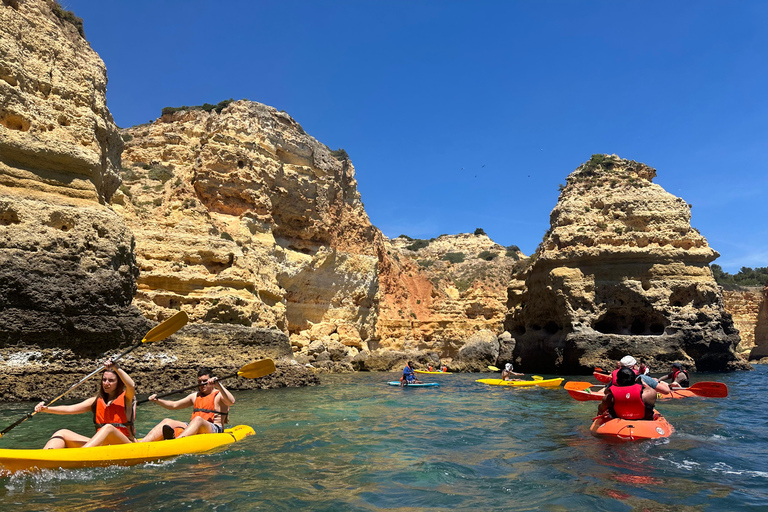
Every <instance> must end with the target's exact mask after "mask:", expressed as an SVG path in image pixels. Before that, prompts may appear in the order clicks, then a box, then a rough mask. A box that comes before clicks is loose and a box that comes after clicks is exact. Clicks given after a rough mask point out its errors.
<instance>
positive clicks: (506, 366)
mask: <svg viewBox="0 0 768 512" xmlns="http://www.w3.org/2000/svg"><path fill="white" fill-rule="evenodd" d="M504 369H505V370H507V371H508V372H511V371H512V363H507V364H506V365H504Z"/></svg>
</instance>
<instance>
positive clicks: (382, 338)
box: [377, 233, 524, 359]
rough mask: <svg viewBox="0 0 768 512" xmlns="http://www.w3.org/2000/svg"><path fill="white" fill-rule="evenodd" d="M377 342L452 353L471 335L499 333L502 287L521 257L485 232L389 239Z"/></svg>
mask: <svg viewBox="0 0 768 512" xmlns="http://www.w3.org/2000/svg"><path fill="white" fill-rule="evenodd" d="M388 252H389V254H390V255H392V256H393V258H392V259H391V262H390V265H391V267H392V268H391V270H390V271H389V272H387V273H386V275H385V277H384V278H383V279H382V281H383V282H382V289H383V290H384V293H383V294H382V300H381V302H380V310H379V323H378V329H377V334H378V338H379V339H378V341H377V346H378V347H381V348H385V349H388V350H420V351H430V352H435V353H436V354H438V355H439V356H440V357H441V358H448V359H452V358H454V357H456V355H457V354H458V351H459V349H461V347H462V346H463V345H464V344H465V343H466V342H467V341H468V340H469V339H470V338H471V336H472V335H473V333H477V332H479V331H484V330H489V331H491V332H493V333H495V334H496V335H498V334H501V332H502V330H503V329H502V324H503V321H504V315H505V314H506V305H505V302H506V287H507V284H508V282H509V278H510V276H511V275H512V268H513V267H514V265H515V264H516V263H517V261H519V260H520V259H521V258H524V255H523V254H522V253H521V252H520V250H519V249H518V248H517V247H511V248H510V249H506V248H504V247H502V246H501V245H499V244H497V243H495V242H493V240H491V239H490V238H488V236H487V235H486V234H485V233H478V234H469V233H466V234H459V235H441V236H439V237H437V238H435V239H432V240H413V239H409V238H407V237H402V236H401V237H398V238H395V239H393V240H391V241H390V247H389V248H388Z"/></svg>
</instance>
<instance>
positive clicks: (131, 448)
mask: <svg viewBox="0 0 768 512" xmlns="http://www.w3.org/2000/svg"><path fill="white" fill-rule="evenodd" d="M254 434H255V432H254V431H253V429H252V428H251V427H249V426H248V425H237V426H235V427H232V428H228V429H226V430H224V433H223V434H198V435H196V436H189V437H183V438H181V439H169V440H167V441H154V442H152V443H130V444H117V445H111V446H94V447H93V448H61V449H58V450H43V449H35V450H15V449H1V450H0V474H3V473H5V474H8V473H13V472H15V471H22V470H28V469H58V468H91V467H98V466H113V465H116V466H130V465H133V464H141V463H143V462H152V461H157V460H162V459H168V458H171V457H176V456H178V455H184V454H187V453H202V452H207V451H210V450H213V449H215V448H219V447H221V446H226V445H228V444H232V443H234V442H236V441H240V440H241V439H243V438H245V437H248V436H252V435H254Z"/></svg>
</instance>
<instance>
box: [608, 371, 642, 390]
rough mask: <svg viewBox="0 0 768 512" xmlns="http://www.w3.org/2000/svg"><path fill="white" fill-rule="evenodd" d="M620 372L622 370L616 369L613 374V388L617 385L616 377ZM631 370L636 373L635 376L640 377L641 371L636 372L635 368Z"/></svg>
mask: <svg viewBox="0 0 768 512" xmlns="http://www.w3.org/2000/svg"><path fill="white" fill-rule="evenodd" d="M619 370H621V368H616V369H615V370H613V371H612V372H611V386H615V385H616V376H617V375H618V374H619ZM631 370H632V371H633V372H635V376H638V375H640V370H635V369H634V368H631Z"/></svg>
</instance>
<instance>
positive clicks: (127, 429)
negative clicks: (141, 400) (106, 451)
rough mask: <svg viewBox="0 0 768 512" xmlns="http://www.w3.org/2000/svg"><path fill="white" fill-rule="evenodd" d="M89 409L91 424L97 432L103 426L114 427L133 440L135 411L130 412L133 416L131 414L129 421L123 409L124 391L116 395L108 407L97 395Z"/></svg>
mask: <svg viewBox="0 0 768 512" xmlns="http://www.w3.org/2000/svg"><path fill="white" fill-rule="evenodd" d="M134 407H135V405H134ZM91 409H92V410H93V423H94V425H96V431H97V432H98V431H99V429H101V427H103V426H104V425H114V426H115V427H117V430H119V431H120V432H122V433H123V434H125V436H126V437H127V438H128V439H133V438H134V436H135V434H136V431H135V430H134V428H133V418H134V417H135V413H136V411H135V409H134V410H133V411H132V412H133V414H131V419H130V420H129V419H128V414H127V412H126V409H125V391H123V392H122V393H120V394H119V395H117V398H115V399H114V400H112V403H111V404H109V405H107V403H106V402H104V399H103V398H102V397H101V395H99V397H98V398H96V401H95V402H94V403H93V406H92V407H91Z"/></svg>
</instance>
